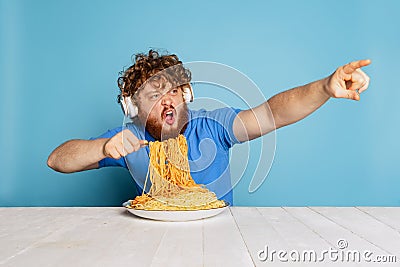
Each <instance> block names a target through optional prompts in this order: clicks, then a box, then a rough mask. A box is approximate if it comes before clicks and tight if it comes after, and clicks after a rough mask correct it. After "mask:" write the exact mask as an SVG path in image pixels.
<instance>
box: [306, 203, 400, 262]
mask: <svg viewBox="0 0 400 267" xmlns="http://www.w3.org/2000/svg"><path fill="white" fill-rule="evenodd" d="M312 209H313V210H315V211H317V212H318V213H320V214H321V215H323V216H325V217H326V218H329V219H330V220H332V221H334V222H335V223H337V224H338V225H340V226H342V227H344V228H346V229H347V230H349V231H351V232H352V233H354V234H355V235H357V236H359V237H361V238H363V239H365V240H367V241H368V242H370V243H372V244H374V245H375V246H376V247H378V248H380V249H381V250H383V251H385V252H386V253H387V254H389V255H396V256H397V257H399V256H400V233H399V232H398V231H396V230H394V229H393V228H391V227H389V226H388V225H386V224H385V223H382V222H381V221H378V220H376V219H375V218H373V217H371V216H369V215H368V214H366V213H364V212H362V211H360V210H358V209H356V208H351V207H337V208H332V207H331V208H324V207H316V208H312ZM387 254H386V255H387Z"/></svg>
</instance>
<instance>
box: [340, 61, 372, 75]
mask: <svg viewBox="0 0 400 267" xmlns="http://www.w3.org/2000/svg"><path fill="white" fill-rule="evenodd" d="M369 64H371V60H369V59H363V60H358V61H353V62H350V63H349V64H346V65H344V67H343V71H344V73H346V74H352V73H353V72H354V71H355V70H357V69H359V68H362V67H365V66H368V65H369Z"/></svg>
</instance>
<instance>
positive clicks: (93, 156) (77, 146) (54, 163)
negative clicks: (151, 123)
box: [47, 129, 146, 173]
mask: <svg viewBox="0 0 400 267" xmlns="http://www.w3.org/2000/svg"><path fill="white" fill-rule="evenodd" d="M145 144H146V141H144V140H139V139H138V138H137V137H136V136H135V135H134V134H133V133H132V132H131V131H130V130H128V129H126V130H123V131H121V132H119V133H117V134H116V135H114V136H113V137H111V138H99V139H95V140H70V141H67V142H65V143H64V144H62V145H60V146H59V147H57V148H56V149H55V150H54V151H53V152H52V153H51V154H50V156H49V158H48V160H47V165H48V166H49V167H50V168H52V169H54V170H55V171H58V172H64V173H71V172H78V171H83V170H89V169H95V168H98V167H99V164H98V162H99V161H100V160H102V159H104V158H106V157H109V158H114V159H120V158H121V157H124V156H126V155H127V154H129V153H132V152H134V151H137V150H139V149H140V148H141V147H142V146H144V145H145Z"/></svg>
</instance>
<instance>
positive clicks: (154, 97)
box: [150, 94, 160, 100]
mask: <svg viewBox="0 0 400 267" xmlns="http://www.w3.org/2000/svg"><path fill="white" fill-rule="evenodd" d="M159 97H160V94H154V95H151V96H150V99H151V100H156V99H158V98H159Z"/></svg>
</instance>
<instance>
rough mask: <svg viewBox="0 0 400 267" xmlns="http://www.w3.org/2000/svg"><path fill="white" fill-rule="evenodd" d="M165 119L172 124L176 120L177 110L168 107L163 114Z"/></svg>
mask: <svg viewBox="0 0 400 267" xmlns="http://www.w3.org/2000/svg"><path fill="white" fill-rule="evenodd" d="M162 118H163V121H165V122H166V123H167V124H169V125H172V124H174V122H175V110H174V109H167V110H165V111H164V112H163V114H162Z"/></svg>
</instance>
